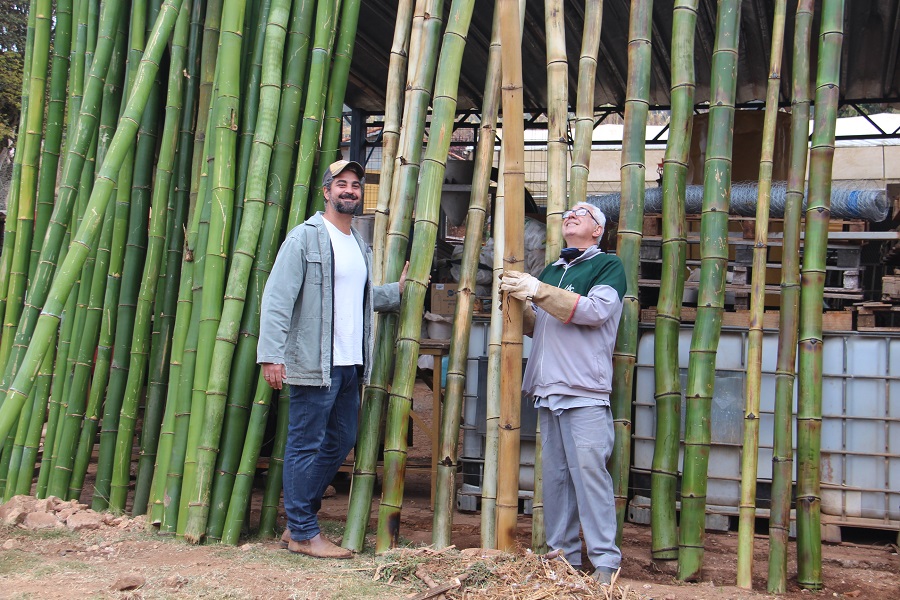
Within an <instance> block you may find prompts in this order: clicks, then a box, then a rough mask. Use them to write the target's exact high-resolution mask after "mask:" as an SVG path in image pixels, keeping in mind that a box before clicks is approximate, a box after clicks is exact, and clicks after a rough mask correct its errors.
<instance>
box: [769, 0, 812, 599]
mask: <svg viewBox="0 0 900 600" xmlns="http://www.w3.org/2000/svg"><path fill="white" fill-rule="evenodd" d="M813 7H814V0H801V1H800V2H799V3H798V4H797V15H796V17H795V19H794V52H793V61H792V62H791V76H792V85H791V87H792V90H793V97H792V98H791V155H790V168H789V170H788V182H787V194H786V196H785V204H784V241H783V251H782V260H781V302H780V308H779V313H778V315H779V322H778V359H777V364H776V375H775V423H774V427H773V437H774V440H773V445H772V508H771V510H770V513H769V582H768V591H769V592H770V593H776V594H777V593H784V592H785V591H787V562H788V532H789V530H790V516H791V491H792V487H793V478H794V470H793V465H794V450H793V441H792V438H793V412H794V411H793V404H794V380H795V365H796V362H797V333H798V332H797V325H798V321H799V318H800V316H799V310H800V218H801V212H802V211H801V206H802V204H803V195H804V192H805V187H806V183H805V179H806V163H807V157H808V155H809V104H810V84H809V50H810V38H811V37H812V21H813Z"/></svg>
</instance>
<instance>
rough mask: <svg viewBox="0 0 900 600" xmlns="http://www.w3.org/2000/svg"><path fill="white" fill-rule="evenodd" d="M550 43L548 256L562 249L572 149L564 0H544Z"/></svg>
mask: <svg viewBox="0 0 900 600" xmlns="http://www.w3.org/2000/svg"><path fill="white" fill-rule="evenodd" d="M544 30H545V32H546V36H545V37H546V44H547V96H548V97H547V259H548V260H549V259H550V258H552V259H553V260H555V259H556V258H557V257H559V251H560V249H561V248H562V213H563V211H564V210H566V208H567V199H566V195H567V190H566V175H567V173H566V170H567V169H566V167H567V164H566V163H567V160H568V156H567V154H568V149H569V61H568V59H567V58H566V23H565V15H564V6H563V0H545V2H544Z"/></svg>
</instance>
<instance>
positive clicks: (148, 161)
mask: <svg viewBox="0 0 900 600" xmlns="http://www.w3.org/2000/svg"><path fill="white" fill-rule="evenodd" d="M151 1H152V0H138V1H136V2H135V4H134V5H133V7H132V13H131V22H130V32H131V34H130V37H129V45H130V48H129V52H128V76H127V83H126V88H125V90H126V91H125V93H126V95H129V94H130V93H131V92H130V90H131V89H132V86H133V81H134V77H135V76H136V69H137V64H138V61H139V60H140V56H141V53H142V52H143V49H144V41H145V39H146V28H147V27H146V26H147V21H146V17H147V12H148V9H149V8H150V6H151V5H150V4H148V2H151ZM159 87H160V86H159V82H158V81H155V82H154V85H153V87H152V89H151V92H150V96H149V99H148V102H147V110H145V111H144V114H143V115H142V117H141V123H140V127H139V129H138V137H137V141H136V142H135V145H134V147H133V148H132V149H130V151H129V155H128V156H127V157H126V159H125V162H124V163H123V167H122V170H121V172H120V174H119V182H118V184H119V192H118V193H127V192H128V191H129V190H130V192H131V199H130V203H131V208H130V210H129V213H128V238H127V240H126V242H125V262H124V265H123V269H122V280H121V282H120V284H119V285H120V288H119V306H118V308H117V312H118V315H117V316H116V334H115V342H114V345H113V352H112V360H111V361H110V371H109V381H108V384H107V391H106V397H105V400H104V404H103V418H102V422H101V430H100V449H99V451H98V457H97V474H96V479H95V483H94V498H93V501H92V503H91V505H92V508H94V510H100V509H106V508H107V507H108V506H109V498H110V495H111V493H112V489H111V484H112V471H113V463H114V462H115V447H116V438H117V437H118V430H119V414H120V412H121V407H122V400H123V397H124V395H125V385H126V382H127V380H128V354H129V349H130V347H131V336H132V332H133V331H134V313H135V307H136V305H137V297H138V294H139V293H140V289H139V287H140V283H141V273H142V272H143V269H144V260H143V259H144V257H145V253H146V248H147V218H148V216H149V204H148V200H149V198H148V192H149V187H150V176H149V174H148V171H149V170H150V169H152V166H153V165H152V160H153V159H152V157H151V152H152V150H151V143H152V146H153V147H155V141H156V131H155V129H156V127H155V122H154V121H155V119H156V114H155V113H156V112H157V109H158V104H159V94H158V92H159ZM148 113H154V116H153V117H152V118H151V117H149V116H148ZM113 508H114V509H116V510H124V509H125V507H124V506H121V507H113Z"/></svg>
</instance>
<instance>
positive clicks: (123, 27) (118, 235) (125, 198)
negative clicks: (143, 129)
mask: <svg viewBox="0 0 900 600" xmlns="http://www.w3.org/2000/svg"><path fill="white" fill-rule="evenodd" d="M128 22H129V15H128V14H127V12H125V11H123V12H122V14H121V17H120V19H119V31H118V34H117V37H116V50H115V54H114V55H113V61H114V62H113V63H112V65H111V68H112V67H113V66H115V69H116V72H120V71H124V60H125V55H126V54H127V51H128V33H127V31H128ZM116 61H117V62H116ZM115 79H117V78H115ZM126 84H127V82H126ZM126 100H127V98H126V97H125V94H124V90H123V85H122V84H121V82H119V81H118V79H117V80H116V81H115V82H109V81H108V82H107V84H106V87H105V93H104V99H103V109H102V110H103V112H102V115H101V117H102V122H101V124H100V129H99V131H100V137H101V139H106V138H109V139H110V140H111V139H112V138H113V137H114V135H115V128H116V121H118V114H117V113H118V112H121V111H122V110H124V107H125V102H126ZM115 107H118V111H117V110H116V108H115ZM106 152H108V150H105V151H104V157H105V155H106ZM104 160H105V158H104ZM125 160H126V162H127V161H128V160H129V157H126V159H125ZM130 172H131V171H130V170H129V169H126V170H125V173H126V177H125V178H124V179H123V178H122V177H121V175H120V177H119V182H120V183H121V184H122V187H121V192H120V190H119V189H116V190H114V192H113V193H114V194H115V201H113V202H111V203H110V204H111V205H112V210H113V225H112V238H111V241H110V242H109V244H108V249H109V256H108V257H104V256H103V254H104V253H103V252H101V251H100V250H98V256H99V257H100V258H101V260H103V259H104V258H105V260H106V262H107V267H106V269H105V272H104V270H103V269H102V268H101V269H95V271H94V275H95V277H104V276H105V281H106V286H105V292H104V295H103V310H102V320H101V323H100V335H99V337H98V340H97V351H96V359H95V360H94V362H93V378H92V379H91V387H90V393H89V395H88V400H87V405H86V407H85V413H84V422H83V424H82V426H81V436H80V438H79V440H78V450H77V451H76V454H75V462H74V465H73V467H72V477H71V479H70V482H69V496H70V497H72V496H80V494H81V489H82V487H83V485H84V479H85V475H86V473H87V468H88V464H89V463H90V460H91V456H92V455H93V451H94V442H95V439H96V435H97V429H98V428H99V425H100V409H101V405H102V402H103V398H104V397H105V395H106V383H107V380H108V378H109V367H110V361H111V359H112V346H113V343H114V339H115V329H116V317H117V316H118V310H117V307H118V303H119V290H120V287H121V280H122V268H123V263H124V258H125V239H126V235H127V228H128V213H129V209H130V206H131V194H130V175H128V174H130ZM107 210H109V207H107ZM101 235H103V233H101ZM102 246H103V243H102V241H101V250H102ZM65 327H66V323H65V321H64V322H63V328H65Z"/></svg>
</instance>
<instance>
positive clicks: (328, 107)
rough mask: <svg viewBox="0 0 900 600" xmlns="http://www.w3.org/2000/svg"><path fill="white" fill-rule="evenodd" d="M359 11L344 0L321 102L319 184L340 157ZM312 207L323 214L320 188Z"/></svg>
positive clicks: (357, 0) (356, 2) (353, 1)
mask: <svg viewBox="0 0 900 600" xmlns="http://www.w3.org/2000/svg"><path fill="white" fill-rule="evenodd" d="M359 7H360V0H344V1H343V2H342V3H341V20H340V24H341V28H340V32H339V33H338V37H337V42H336V43H335V46H334V61H333V63H332V67H331V76H330V78H329V81H328V93H327V95H326V98H325V114H324V117H323V119H322V143H321V144H320V146H319V152H318V165H319V169H318V175H317V176H316V181H322V177H324V176H325V169H326V168H327V167H328V165H330V164H331V163H333V162H334V161H335V160H337V158H338V155H339V154H340V145H341V133H342V132H343V125H344V95H345V94H346V92H347V78H348V77H349V76H350V61H351V60H352V59H353V46H354V44H355V42H356V29H357V25H358V24H359ZM382 160H383V158H382ZM312 206H313V208H312V210H314V211H320V210H325V196H324V193H323V191H322V187H321V186H317V187H316V188H315V199H314V200H313V202H312Z"/></svg>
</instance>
